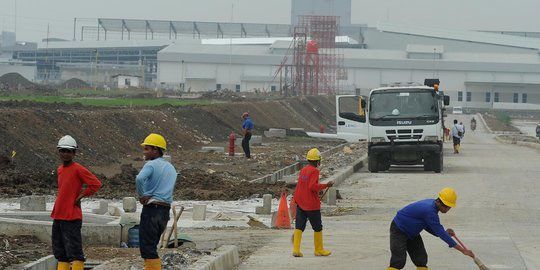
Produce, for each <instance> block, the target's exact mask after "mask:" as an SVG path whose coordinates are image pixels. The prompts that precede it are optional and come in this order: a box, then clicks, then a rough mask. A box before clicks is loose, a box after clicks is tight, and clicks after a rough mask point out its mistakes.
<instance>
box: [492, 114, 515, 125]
mask: <svg viewBox="0 0 540 270" xmlns="http://www.w3.org/2000/svg"><path fill="white" fill-rule="evenodd" d="M495 117H497V119H498V120H499V121H501V122H502V123H504V124H506V125H510V124H511V123H512V118H510V115H508V114H507V113H505V112H496V113H495Z"/></svg>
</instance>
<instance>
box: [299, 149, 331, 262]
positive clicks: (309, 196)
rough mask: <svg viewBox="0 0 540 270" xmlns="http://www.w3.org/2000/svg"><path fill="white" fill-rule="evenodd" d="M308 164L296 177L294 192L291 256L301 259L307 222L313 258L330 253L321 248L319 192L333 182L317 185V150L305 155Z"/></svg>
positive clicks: (319, 155)
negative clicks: (311, 241) (310, 233)
mask: <svg viewBox="0 0 540 270" xmlns="http://www.w3.org/2000/svg"><path fill="white" fill-rule="evenodd" d="M307 160H308V162H309V164H308V165H307V166H305V167H304V168H303V169H302V170H301V171H300V175H299V176H298V184H297V185H296V190H295V191H294V200H295V202H296V204H297V206H296V221H295V230H294V234H293V254H292V255H293V256H294V257H303V256H304V255H303V254H302V252H300V244H301V242H302V233H303V232H304V229H305V228H306V223H307V221H308V220H309V223H310V224H311V227H312V228H313V231H314V232H315V233H314V244H315V256H329V255H330V254H331V252H330V251H328V250H325V249H324V247H323V235H322V229H323V226H322V219H321V200H320V198H319V192H320V191H321V190H324V189H325V188H329V187H331V186H333V185H334V182H333V181H330V182H328V183H327V184H319V169H317V167H319V165H320V164H321V153H320V152H319V150H318V149H317V148H313V149H311V150H309V152H308V153H307Z"/></svg>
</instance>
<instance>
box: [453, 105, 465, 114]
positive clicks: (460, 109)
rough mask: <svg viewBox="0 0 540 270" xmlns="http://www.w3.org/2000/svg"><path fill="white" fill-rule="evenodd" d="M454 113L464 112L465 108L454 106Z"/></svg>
mask: <svg viewBox="0 0 540 270" xmlns="http://www.w3.org/2000/svg"><path fill="white" fill-rule="evenodd" d="M452 114H463V108H461V107H454V108H452Z"/></svg>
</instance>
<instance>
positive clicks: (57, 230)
mask: <svg viewBox="0 0 540 270" xmlns="http://www.w3.org/2000/svg"><path fill="white" fill-rule="evenodd" d="M56 147H57V149H58V154H59V155H60V160H62V165H60V166H58V171H57V174H58V195H57V197H56V201H55V202H54V208H53V211H52V213H51V218H52V219H53V226H52V237H51V238H52V239H51V240H52V248H53V254H54V257H55V258H56V260H58V266H57V269H58V270H69V269H73V270H83V269H84V261H85V258H84V253H83V248H82V236H81V228H82V210H81V199H82V198H84V197H88V196H91V195H92V194H94V193H96V192H97V191H98V190H99V189H100V188H101V182H100V181H99V180H98V179H97V177H96V176H95V175H94V174H92V173H91V172H90V171H89V170H88V169H86V168H85V167H83V166H82V165H81V164H79V163H77V162H74V161H73V158H74V157H75V155H76V152H77V142H76V141H75V139H73V137H71V136H69V135H66V136H64V137H62V138H61V139H60V141H58V145H57V146H56ZM83 185H86V188H84V189H83ZM70 263H71V266H70Z"/></svg>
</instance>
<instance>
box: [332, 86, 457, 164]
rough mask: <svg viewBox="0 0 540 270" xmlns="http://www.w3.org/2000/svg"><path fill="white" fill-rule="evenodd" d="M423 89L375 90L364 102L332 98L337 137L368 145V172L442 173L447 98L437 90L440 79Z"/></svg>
mask: <svg viewBox="0 0 540 270" xmlns="http://www.w3.org/2000/svg"><path fill="white" fill-rule="evenodd" d="M435 82H436V83H435ZM426 84H428V85H429V84H431V86H407V87H400V86H397V87H383V88H377V89H373V90H371V92H370V94H369V97H367V98H366V97H362V96H337V97H336V108H337V112H336V118H337V119H336V120H337V124H338V125H337V134H336V135H337V137H338V138H341V139H346V140H347V141H358V140H363V139H365V140H367V142H368V159H369V160H368V162H369V164H368V169H369V171H371V172H379V171H385V170H388V169H389V168H390V166H391V165H419V164H420V165H424V170H426V171H434V172H436V173H440V172H441V171H442V170H443V136H444V119H443V117H444V106H445V105H448V104H449V102H450V99H449V97H448V96H445V95H444V94H443V93H442V92H439V91H438V80H435V79H429V80H426Z"/></svg>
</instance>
